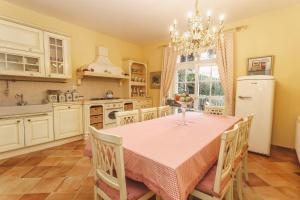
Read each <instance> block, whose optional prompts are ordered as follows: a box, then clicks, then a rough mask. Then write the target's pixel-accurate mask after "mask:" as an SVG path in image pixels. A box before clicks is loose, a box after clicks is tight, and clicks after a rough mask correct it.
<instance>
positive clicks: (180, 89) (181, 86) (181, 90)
mask: <svg viewBox="0 0 300 200" xmlns="http://www.w3.org/2000/svg"><path fill="white" fill-rule="evenodd" d="M184 85H185V84H184V83H178V90H177V91H178V93H179V94H180V93H183V92H184V91H185V86H184Z"/></svg>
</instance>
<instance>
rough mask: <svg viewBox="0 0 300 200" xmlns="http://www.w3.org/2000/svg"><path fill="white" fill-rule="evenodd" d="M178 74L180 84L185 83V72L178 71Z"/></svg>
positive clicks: (182, 70)
mask: <svg viewBox="0 0 300 200" xmlns="http://www.w3.org/2000/svg"><path fill="white" fill-rule="evenodd" d="M177 73H178V82H184V78H185V77H184V76H185V70H184V69H181V70H178V71H177Z"/></svg>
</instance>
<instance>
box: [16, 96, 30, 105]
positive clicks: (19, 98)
mask: <svg viewBox="0 0 300 200" xmlns="http://www.w3.org/2000/svg"><path fill="white" fill-rule="evenodd" d="M15 98H16V99H17V105H18V106H25V105H27V101H24V96H23V94H22V93H21V94H19V93H17V94H16V96H15Z"/></svg>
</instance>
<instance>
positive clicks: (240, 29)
mask: <svg viewBox="0 0 300 200" xmlns="http://www.w3.org/2000/svg"><path fill="white" fill-rule="evenodd" d="M247 28H248V25H242V26H236V27H233V28H229V29H225V30H224V32H229V31H234V32H240V31H242V30H243V29H247ZM167 46H169V45H168V44H164V45H160V46H158V48H164V47H167Z"/></svg>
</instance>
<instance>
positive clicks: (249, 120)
mask: <svg viewBox="0 0 300 200" xmlns="http://www.w3.org/2000/svg"><path fill="white" fill-rule="evenodd" d="M243 120H244V121H246V120H247V121H248V127H247V131H246V132H245V137H244V145H248V141H249V134H250V129H251V125H252V121H253V115H249V116H248V117H245V118H243Z"/></svg>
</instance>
